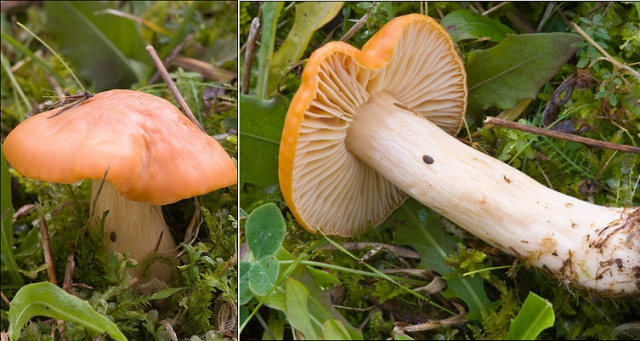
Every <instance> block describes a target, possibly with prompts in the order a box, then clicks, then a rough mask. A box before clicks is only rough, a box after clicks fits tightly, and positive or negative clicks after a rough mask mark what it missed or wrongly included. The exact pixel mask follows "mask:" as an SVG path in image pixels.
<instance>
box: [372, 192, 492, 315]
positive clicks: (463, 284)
mask: <svg viewBox="0 0 640 341" xmlns="http://www.w3.org/2000/svg"><path fill="white" fill-rule="evenodd" d="M439 219H440V216H439V215H438V214H437V213H435V212H428V211H427V209H426V208H425V207H424V206H423V205H422V204H420V203H419V202H417V201H415V200H413V199H409V200H408V201H407V202H406V203H405V204H404V205H403V206H401V207H400V208H399V209H398V210H396V211H395V212H394V213H393V214H392V215H391V216H390V217H389V218H388V219H387V220H386V221H385V223H384V224H390V225H391V226H394V228H395V229H396V238H395V243H396V245H409V246H411V247H413V248H414V249H415V250H416V251H417V252H418V253H419V254H420V266H421V267H424V268H427V269H429V270H431V271H436V272H438V273H440V274H441V275H446V274H448V273H450V272H452V271H453V268H452V267H450V266H448V265H447V264H445V262H444V258H445V257H446V256H447V255H448V254H452V253H454V252H455V246H456V243H457V241H456V240H455V239H454V237H452V236H450V235H449V234H447V232H446V231H445V230H444V229H443V228H442V227H441V226H440V221H439ZM447 287H448V288H447V290H446V291H445V292H443V295H444V296H445V297H459V298H461V299H462V300H463V301H465V303H466V304H467V306H469V313H468V314H467V315H466V317H467V318H468V319H480V317H481V315H482V312H483V311H489V310H490V309H493V307H494V306H495V304H494V303H493V302H491V300H489V297H487V294H486V292H485V291H484V287H483V279H482V278H480V277H474V278H462V277H455V278H450V279H447Z"/></svg>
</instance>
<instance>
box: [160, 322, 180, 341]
mask: <svg viewBox="0 0 640 341" xmlns="http://www.w3.org/2000/svg"><path fill="white" fill-rule="evenodd" d="M160 324H162V325H163V326H164V329H166V330H167V332H169V334H170V335H171V341H178V336H177V335H176V332H175V330H173V327H172V326H171V324H170V323H169V321H167V320H161V321H160Z"/></svg>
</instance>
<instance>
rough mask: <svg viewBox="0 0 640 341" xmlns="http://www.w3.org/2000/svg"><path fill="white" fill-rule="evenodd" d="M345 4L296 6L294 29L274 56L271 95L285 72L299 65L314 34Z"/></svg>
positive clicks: (270, 84) (321, 3)
mask: <svg viewBox="0 0 640 341" xmlns="http://www.w3.org/2000/svg"><path fill="white" fill-rule="evenodd" d="M343 4H344V3H343V2H313V1H312V2H302V3H299V4H297V5H296V7H295V8H296V17H295V21H294V22H293V27H291V30H290V31H289V35H287V39H285V41H284V43H282V46H280V49H278V51H276V52H275V53H274V54H273V57H272V60H271V67H270V70H269V89H268V91H269V93H270V94H271V93H275V92H276V91H277V90H278V89H277V86H278V82H279V81H280V78H282V76H283V71H284V70H285V69H286V68H287V67H289V66H290V65H292V64H295V63H297V62H298V61H299V60H300V58H301V57H302V54H303V53H304V51H305V50H306V49H307V45H309V41H310V40H311V37H312V36H313V33H314V32H315V31H316V30H317V29H319V28H321V27H322V26H324V25H325V24H326V23H328V22H329V21H331V19H333V18H334V17H335V16H336V15H337V14H338V13H339V12H340V9H341V8H342V5H343Z"/></svg>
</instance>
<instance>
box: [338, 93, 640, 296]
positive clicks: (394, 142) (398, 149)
mask: <svg viewBox="0 0 640 341" xmlns="http://www.w3.org/2000/svg"><path fill="white" fill-rule="evenodd" d="M394 103H399V101H397V100H396V99H394V98H393V97H392V96H391V95H390V94H388V93H386V92H379V93H375V94H371V96H370V99H369V101H368V102H367V103H365V104H363V105H362V106H361V107H360V108H359V109H358V112H357V114H356V115H354V116H355V117H354V120H353V122H351V125H350V127H349V130H348V133H347V139H346V147H347V149H348V150H349V151H350V152H352V153H353V154H354V155H356V156H357V157H358V158H359V159H360V160H362V161H363V162H365V163H366V164H368V165H369V166H371V167H373V168H374V169H376V170H377V171H378V172H380V173H381V174H382V175H383V176H385V177H386V178H387V179H389V180H390V181H392V182H393V183H394V184H395V185H396V186H398V187H399V188H401V189H402V190H403V191H405V192H406V193H407V194H408V195H410V196H411V197H413V198H415V199H416V200H418V201H420V202H421V203H423V204H424V205H426V206H428V207H431V208H432V209H434V210H435V211H437V212H438V213H440V214H442V215H443V216H445V217H447V218H448V219H450V220H451V221H453V222H455V223H456V224H458V225H460V226H461V227H463V228H465V229H466V230H468V231H469V232H471V233H472V234H474V235H475V236H477V237H478V238H481V239H482V240H484V241H486V242H487V243H489V244H491V245H493V246H496V247H498V248H500V249H501V250H502V251H504V252H506V253H508V254H511V255H517V256H519V257H520V258H521V260H523V261H524V262H526V263H528V264H532V265H534V266H536V267H538V268H541V269H544V270H545V271H546V272H547V273H549V274H553V275H554V276H556V277H558V278H559V279H561V280H562V281H566V282H572V283H573V284H574V285H576V286H579V287H584V288H587V289H590V290H596V291H598V292H599V293H600V294H603V293H604V294H612V295H617V294H621V293H622V294H629V293H630V292H635V293H636V294H637V293H639V292H640V289H639V285H640V279H638V278H637V277H635V276H636V275H638V274H640V209H638V208H627V209H623V208H610V207H602V206H597V205H593V204H590V203H588V202H585V201H581V200H578V199H576V198H573V197H570V196H567V195H564V194H562V193H559V192H556V191H553V190H551V189H549V188H547V187H545V186H543V185H542V184H540V183H538V182H537V181H535V180H534V179H532V178H530V177H528V176H527V175H525V174H524V173H522V172H520V171H518V170H517V169H515V168H513V167H511V166H508V165H507V164H505V163H503V162H501V161H499V160H497V159H494V158H493V157H491V156H488V155H486V154H483V153H481V152H478V151H476V150H475V149H473V148H471V147H468V146H466V145H464V144H463V143H461V142H459V141H458V140H456V139H455V138H454V137H452V136H450V135H449V134H447V133H445V132H444V131H442V130H441V129H440V128H438V127H437V126H436V125H434V124H433V123H431V122H430V121H428V120H426V119H424V118H422V117H419V116H418V115H416V114H414V113H413V112H411V111H407V110H403V109H401V108H399V107H397V106H396V105H394ZM424 156H428V157H429V158H430V159H431V160H432V161H433V162H432V163H430V164H428V163H426V162H425V158H424ZM427 160H428V159H427Z"/></svg>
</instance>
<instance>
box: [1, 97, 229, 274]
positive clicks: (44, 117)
mask: <svg viewBox="0 0 640 341" xmlns="http://www.w3.org/2000/svg"><path fill="white" fill-rule="evenodd" d="M60 110H64V109H55V110H53V111H49V112H44V113H41V114H39V115H36V116H33V117H30V118H29V119H27V120H25V121H24V122H22V123H21V124H19V125H18V126H17V127H16V128H15V129H14V130H13V131H11V133H10V134H9V135H8V136H7V138H6V140H5V143H4V146H3V150H4V154H5V156H6V158H7V161H8V162H9V163H10V164H11V166H12V167H13V168H14V169H15V170H16V171H17V172H18V173H20V174H22V175H24V176H27V177H29V178H32V179H38V180H44V181H49V182H55V183H74V182H77V181H80V180H83V179H93V184H92V193H91V196H92V198H91V201H92V202H94V201H95V212H94V214H93V216H95V217H101V216H102V214H103V212H105V211H107V210H108V211H109V213H108V215H107V218H106V221H105V229H104V234H105V235H104V243H105V247H106V249H107V252H108V254H111V253H112V252H114V251H116V252H121V253H130V257H131V258H133V259H135V260H137V261H138V262H142V261H145V260H146V259H148V258H149V257H150V256H151V255H153V254H164V255H170V256H175V255H176V254H177V251H176V246H177V245H176V242H175V241H174V238H173V237H172V235H171V231H170V230H169V227H168V226H167V224H166V222H165V220H164V218H163V215H162V210H161V206H160V205H165V204H169V203H174V202H176V201H178V200H181V199H185V198H189V197H193V196H198V195H202V194H206V193H208V192H211V191H213V190H216V189H219V188H222V187H227V186H231V185H233V184H235V183H236V182H237V176H236V174H237V171H236V167H235V164H234V162H233V160H232V159H231V157H230V156H229V155H228V154H227V152H226V151H225V150H224V149H223V148H222V146H221V145H220V144H219V143H218V142H217V141H216V140H215V139H213V138H212V137H211V136H209V135H207V134H205V133H203V132H202V131H200V130H199V129H198V128H197V127H196V126H195V125H194V124H193V123H192V122H191V121H189V119H188V118H187V117H185V116H184V115H183V114H182V113H181V112H180V111H179V110H178V108H176V107H175V106H174V105H173V104H171V103H170V102H169V101H167V100H164V99H162V98H160V97H157V96H153V95H149V94H146V93H143V92H139V91H131V90H111V91H106V92H101V93H99V94H96V95H95V96H93V97H92V98H89V99H87V100H86V101H84V102H82V103H81V104H80V105H78V106H76V107H74V108H73V109H72V110H66V111H64V113H61V114H60V115H58V112H59V111H60ZM105 173H106V181H105V183H104V186H102V178H103V177H104V175H105ZM101 186H102V189H101V191H99V189H100V187H101ZM98 192H99V193H100V194H99V195H98ZM172 271H173V268H172V267H171V266H167V264H163V263H154V264H153V265H152V266H151V267H150V270H149V274H148V275H149V277H157V278H159V279H162V280H165V281H167V280H169V279H171V277H172ZM134 274H138V275H142V274H141V273H139V271H137V270H136V271H134Z"/></svg>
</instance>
